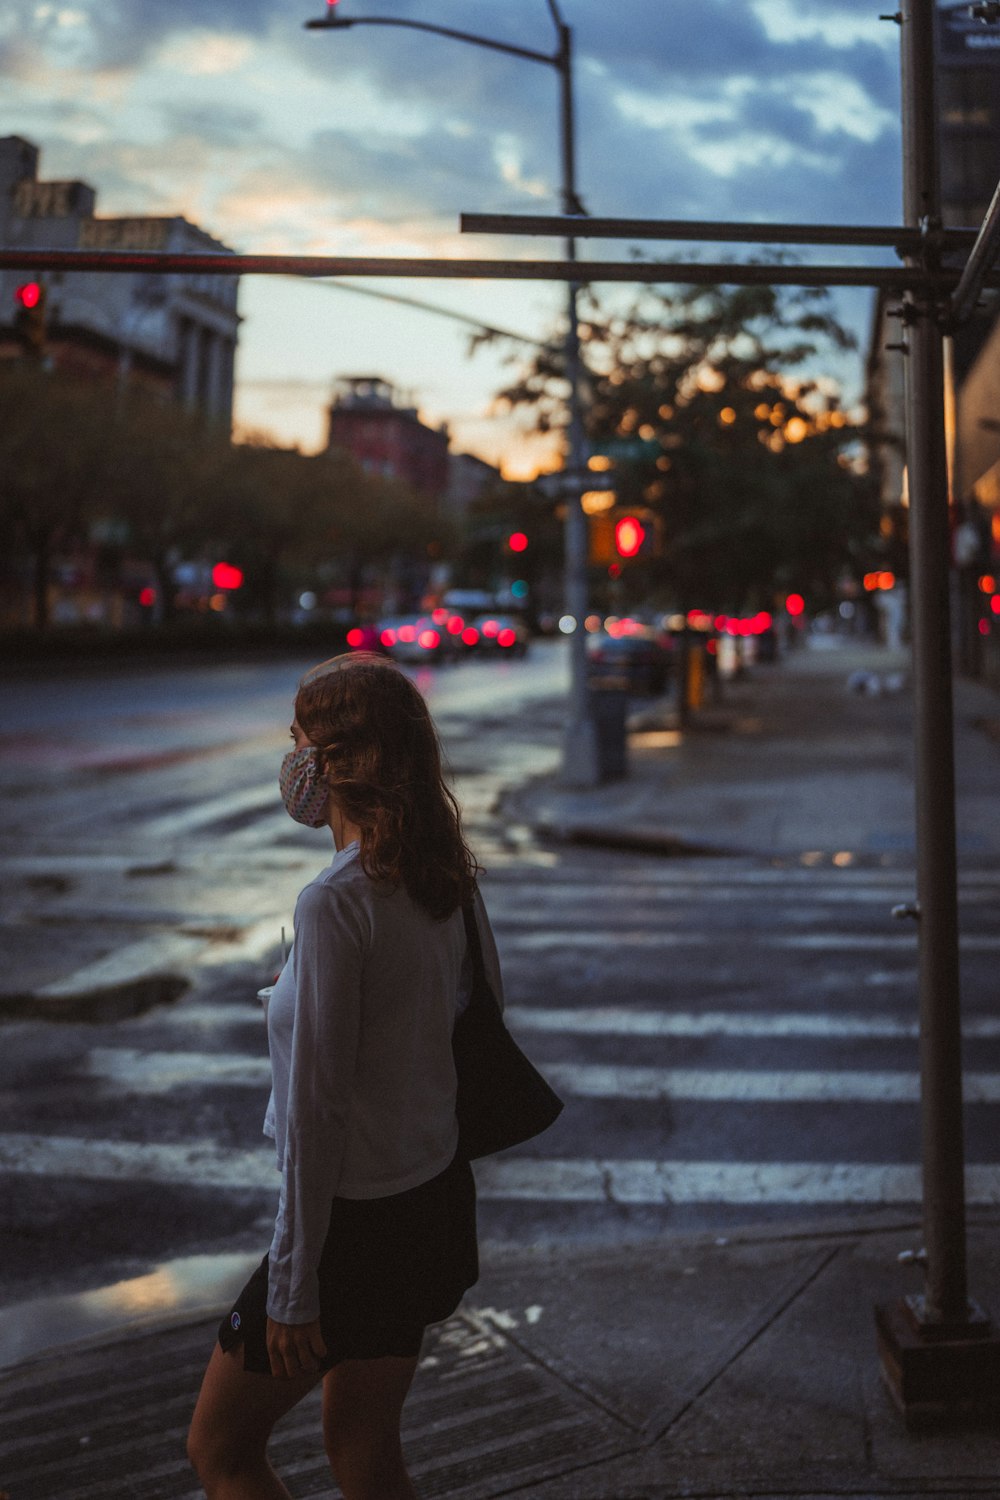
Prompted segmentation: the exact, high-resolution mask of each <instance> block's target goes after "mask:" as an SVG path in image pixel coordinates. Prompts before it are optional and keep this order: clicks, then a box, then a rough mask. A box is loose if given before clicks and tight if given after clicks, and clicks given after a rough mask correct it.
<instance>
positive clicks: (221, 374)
mask: <svg viewBox="0 0 1000 1500" xmlns="http://www.w3.org/2000/svg"><path fill="white" fill-rule="evenodd" d="M38 165H39V148H38V147H37V146H35V145H34V144H33V143H32V142H31V141H26V140H23V139H22V138H21V137H19V136H6V137H4V138H0V244H2V245H3V246H4V248H6V249H22V248H34V249H46V250H75V249H86V250H169V251H185V250H188V251H198V252H201V253H205V252H207V251H214V252H218V253H219V254H223V255H224V254H231V253H232V252H231V251H230V250H229V248H228V247H227V246H226V245H223V244H221V243H220V241H218V240H216V239H214V238H213V237H212V236H211V235H209V234H206V232H205V231H204V230H202V229H199V228H198V227H197V225H195V224H191V223H189V222H188V221H187V220H186V219H184V218H182V217H181V216H180V215H173V216H165V217H149V216H146V217H140V216H136V217H129V218H103V217H100V216H98V215H97V213H96V212H95V210H96V206H97V194H96V192H95V190H94V188H92V187H90V186H89V185H88V184H87V183H85V182H79V181H44V180H42V179H40V178H39V175H38ZM29 280H32V281H37V282H39V283H40V284H41V286H42V287H43V288H44V315H45V324H46V330H45V357H46V358H47V359H48V360H50V361H51V363H52V364H53V365H54V366H55V367H57V368H59V369H64V370H67V371H70V372H77V373H79V374H80V375H81V376H82V377H85V378H94V377H104V378H109V379H112V380H115V381H117V382H119V383H120V384H122V385H130V386H138V387H142V388H145V389H149V390H151V391H155V392H158V393H160V394H162V395H164V396H167V397H171V398H174V399H176V400H178V401H181V402H183V403H184V404H185V405H187V406H189V407H191V408H192V409H194V410H197V411H200V412H202V413H204V415H205V416H206V417H207V418H209V419H210V420H212V421H216V422H219V423H220V424H222V425H225V426H226V427H228V426H230V425H231V422H232V408H233V365H234V360H235V355H236V343H237V337H238V333H239V324H240V319H239V315H238V312H237V298H238V289H239V277H237V276H202V277H198V276H161V275H157V274H153V273H145V272H137V273H134V274H133V273H131V272H125V273H121V272H116V273H115V274H113V275H108V274H106V273H102V272H97V271H65V272H46V273H44V274H42V275H40V276H35V277H32V276H30V275H29V273H26V272H23V271H21V272H16V271H0V358H4V357H6V358H11V357H14V356H16V355H17V354H18V352H19V350H20V344H19V341H18V338H17V329H16V318H17V312H18V302H17V290H18V287H19V286H21V285H23V284H24V283H25V282H27V281H29Z"/></svg>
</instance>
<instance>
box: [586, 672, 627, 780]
mask: <svg viewBox="0 0 1000 1500" xmlns="http://www.w3.org/2000/svg"><path fill="white" fill-rule="evenodd" d="M590 713H591V718H592V719H593V721H594V738H595V740H596V742H597V776H598V780H599V781H602V782H603V781H620V780H621V779H622V777H623V776H627V775H628V735H627V732H626V728H625V721H626V718H627V715H628V687H627V685H626V683H625V682H624V680H622V681H620V682H619V681H617V680H614V679H611V678H609V679H607V680H606V681H604V682H600V683H596V682H595V683H592V684H591V688H590Z"/></svg>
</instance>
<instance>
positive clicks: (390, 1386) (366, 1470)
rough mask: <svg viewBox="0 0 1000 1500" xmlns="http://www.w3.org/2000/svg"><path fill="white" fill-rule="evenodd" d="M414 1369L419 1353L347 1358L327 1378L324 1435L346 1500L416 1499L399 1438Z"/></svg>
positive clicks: (324, 1400)
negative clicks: (401, 1420)
mask: <svg viewBox="0 0 1000 1500" xmlns="http://www.w3.org/2000/svg"><path fill="white" fill-rule="evenodd" d="M416 1368H417V1361H416V1358H415V1357H414V1358H413V1359H397V1358H394V1357H389V1358H385V1359H345V1360H344V1361H343V1362H342V1363H341V1364H339V1365H335V1366H334V1367H333V1369H332V1370H330V1371H329V1373H328V1374H327V1376H326V1378H325V1379H324V1381H323V1437H324V1440H325V1442H326V1452H327V1457H328V1458H329V1460H330V1467H331V1468H332V1470H333V1475H334V1478H335V1479H336V1481H337V1483H338V1484H339V1485H340V1488H341V1489H342V1490H343V1492H344V1500H417V1492H416V1490H415V1489H414V1488H413V1485H412V1484H411V1483H410V1480H409V1477H408V1475H407V1473H406V1466H405V1464H404V1463H403V1450H402V1447H401V1445H400V1441H399V1421H400V1416H401V1415H402V1411H403V1402H404V1401H405V1400H406V1393H407V1391H408V1390H409V1389H410V1382H411V1381H412V1379H413V1372H414V1370H415V1369H416ZM261 1493H262V1494H263V1491H262V1492H261Z"/></svg>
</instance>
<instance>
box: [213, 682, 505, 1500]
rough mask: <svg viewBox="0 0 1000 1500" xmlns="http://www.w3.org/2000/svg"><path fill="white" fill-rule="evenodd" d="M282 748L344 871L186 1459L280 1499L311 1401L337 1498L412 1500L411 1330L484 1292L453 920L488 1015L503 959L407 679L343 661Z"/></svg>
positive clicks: (463, 962) (290, 1041)
mask: <svg viewBox="0 0 1000 1500" xmlns="http://www.w3.org/2000/svg"><path fill="white" fill-rule="evenodd" d="M291 733H292V738H293V740H294V746H293V748H292V749H291V750H290V751H289V752H288V754H287V755H286V756H285V759H284V761H283V763H282V768H281V774H280V777H279V782H280V786H281V794H282V798H283V801H284V804H285V807H286V809H287V811H288V812H289V813H290V814H291V816H292V817H293V818H295V819H296V820H297V821H298V822H300V823H305V824H307V825H308V826H310V827H321V826H323V825H324V824H325V825H327V826H328V827H329V828H330V830H331V832H332V834H333V842H334V846H335V849H336V853H335V856H334V859H333V863H332V864H331V865H330V866H329V867H328V868H327V869H326V870H324V871H323V873H322V874H321V875H319V876H317V878H316V879H315V880H313V881H312V882H311V884H309V885H307V886H306V887H305V889H304V890H303V891H302V893H301V895H300V896H299V899H298V902H297V904H296V908H295V941H294V944H293V946H292V951H291V954H290V956H289V959H288V962H287V964H286V965H285V967H284V968H283V969H282V971H281V974H280V975H279V977H278V980H277V982H276V984H275V986H274V991H273V993H272V996H271V1000H270V1004H269V1009H268V1043H269V1048H270V1053H271V1069H272V1076H273V1088H272V1093H271V1100H270V1103H269V1105H268V1111H267V1116H266V1119H265V1123H264V1130H265V1133H266V1134H269V1135H271V1136H273V1137H274V1140H275V1144H276V1148H277V1154H278V1166H279V1168H280V1171H281V1193H280V1199H279V1207H278V1215H277V1219H276V1222H275V1228H274V1237H273V1239H272V1242H271V1248H270V1251H269V1253H268V1255H267V1256H265V1257H264V1260H263V1262H262V1263H261V1266H260V1267H259V1268H258V1270H257V1271H256V1272H255V1273H254V1275H253V1276H252V1277H251V1279H250V1281H249V1282H248V1283H247V1285H246V1287H245V1288H244V1290H243V1292H242V1293H241V1294H240V1296H239V1298H238V1299H237V1301H236V1303H235V1305H234V1307H233V1309H232V1312H231V1313H230V1314H229V1315H228V1316H227V1317H226V1318H225V1319H224V1320H223V1323H222V1325H221V1327H220V1330H219V1343H218V1345H217V1346H216V1348H215V1349H214V1350H213V1353H212V1358H211V1360H210V1362H209V1366H208V1370H207V1372H206V1374H205V1379H204V1383H203V1385H202V1389H201V1394H200V1396H199V1398H198V1405H197V1409H196V1411H195V1414H194V1420H193V1423H192V1426H191V1433H190V1437H189V1440H188V1452H189V1455H190V1457H191V1461H192V1463H193V1464H194V1467H195V1469H196V1470H197V1473H198V1476H199V1478H200V1480H201V1482H202V1484H203V1486H204V1488H205V1491H206V1493H207V1495H208V1496H209V1497H210V1500H237V1497H239V1500H265V1497H266V1500H278V1497H284V1496H287V1495H288V1491H287V1490H286V1489H285V1487H284V1485H282V1483H281V1482H280V1480H279V1479H278V1477H277V1475H276V1474H275V1473H274V1471H273V1469H272V1468H271V1467H270V1465H269V1464H268V1462H267V1458H266V1454H265V1449H266V1445H267V1441H268V1438H269V1436H270V1433H271V1430H272V1428H273V1426H274V1424H275V1422H277V1420H278V1418H279V1417H281V1416H283V1415H284V1414H285V1413H286V1412H288V1411H290V1410H291V1408H292V1407H293V1406H295V1404H296V1403H297V1402H298V1401H300V1400H301V1399H302V1397H303V1396H305V1395H306V1393H307V1392H308V1391H310V1390H311V1389H312V1388H313V1386H315V1385H316V1384H317V1383H318V1382H319V1381H320V1380H322V1381H323V1432H324V1440H325V1444H326V1450H327V1454H328V1456H329V1459H330V1464H331V1467H332V1469H333V1472H334V1476H335V1478H336V1480H337V1482H338V1483H339V1485H340V1487H341V1489H342V1490H343V1493H344V1496H345V1497H346V1500H409V1497H412V1496H413V1495H414V1493H415V1492H414V1490H413V1487H412V1485H411V1484H410V1481H409V1479H408V1477H407V1474H406V1469H405V1466H404V1463H403V1457H402V1451H401V1448H400V1438H399V1421H400V1414H401V1411H402V1406H403V1401H404V1400H405V1397H406V1393H407V1390H408V1389H409V1386H410V1382H411V1380H412V1378H413V1373H414V1370H415V1368H416V1364H417V1358H418V1354H419V1350H420V1343H421V1339H422V1337H423V1332H424V1328H425V1326H426V1325H427V1324H428V1323H431V1322H437V1321H439V1320H440V1319H442V1318H446V1317H448V1316H450V1314H451V1313H452V1312H454V1310H455V1308H456V1307H457V1306H458V1303H459V1301H460V1299H461V1296H462V1294H463V1292H464V1291H465V1290H466V1289H467V1288H468V1287H470V1286H472V1284H473V1283H474V1282H475V1281H476V1279H477V1276H478V1261H477V1253H476V1224H475V1187H474V1184H473V1180H472V1174H471V1171H470V1168H469V1166H468V1163H467V1162H465V1161H463V1160H461V1159H460V1158H458V1157H457V1156H456V1150H457V1143H458V1127H457V1123H456V1119H455V1071H454V1064H453V1061H452V1051H451V1033H452V1029H453V1027H454V1024H455V1019H456V1016H457V1015H458V1014H459V1013H460V1011H461V1008H462V1005H463V1004H464V1002H465V1001H466V1000H467V998H468V995H469V993H470V990H471V979H472V969H471V959H470V958H469V956H468V954H467V952H466V936H465V927H464V919H463V914H462V908H463V906H468V905H469V904H470V903H474V910H475V913H476V918H477V922H478V926H479V932H480V937H481V940H482V948H483V955H484V961H485V965H486V969H487V974H488V976H489V978H490V980H491V982H492V984H493V986H494V989H495V992H496V994H497V995H498V997H500V995H501V990H500V975H499V969H498V965H497V960H496V948H495V946H494V943H493V939H492V934H491V933H490V929H489V923H488V921H487V918H486V914H485V911H484V909H483V907H482V904H481V902H480V900H479V897H478V896H477V895H476V890H475V877H476V873H477V869H478V867H477V865H476V862H475V860H474V858H473V856H472V855H471V853H470V852H469V850H468V848H467V847H466V844H465V842H464V840H463V837H462V831H461V824H460V820H459V814H458V809H457V806H456V804H455V800H454V798H453V797H452V795H451V793H450V792H449V791H448V789H447V787H446V786H445V784H444V781H443V778H442V773H441V759H440V751H439V747H438V742H437V737H436V734H435V731H434V726H433V724H432V722H431V718H430V715H429V713H428V710H427V706H426V704H425V703H424V700H423V699H422V697H421V696H420V694H419V693H418V692H417V690H416V688H415V687H414V686H413V684H412V683H411V682H410V681H409V679H408V678H406V677H405V676H404V675H403V674H402V672H400V671H399V669H398V668H397V667H395V666H393V665H392V664H391V663H390V662H388V661H386V660H384V659H383V658H381V657H376V656H368V655H361V654H358V655H351V656H339V657H334V658H333V660H332V661H328V662H324V663H323V664H322V665H320V666H318V667H315V668H313V670H312V671H311V672H309V673H307V675H306V676H305V677H304V678H303V679H302V681H301V683H300V684H299V689H298V694H297V696H296V699H295V721H294V723H293V724H292V727H291Z"/></svg>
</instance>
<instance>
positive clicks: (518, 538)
mask: <svg viewBox="0 0 1000 1500" xmlns="http://www.w3.org/2000/svg"><path fill="white" fill-rule="evenodd" d="M507 546H508V547H509V548H510V550H511V551H512V552H527V550H528V538H527V537H526V536H525V534H524V532H523V531H512V532H511V534H510V536H509V537H508V538H507Z"/></svg>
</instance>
